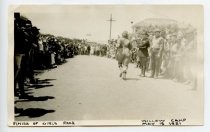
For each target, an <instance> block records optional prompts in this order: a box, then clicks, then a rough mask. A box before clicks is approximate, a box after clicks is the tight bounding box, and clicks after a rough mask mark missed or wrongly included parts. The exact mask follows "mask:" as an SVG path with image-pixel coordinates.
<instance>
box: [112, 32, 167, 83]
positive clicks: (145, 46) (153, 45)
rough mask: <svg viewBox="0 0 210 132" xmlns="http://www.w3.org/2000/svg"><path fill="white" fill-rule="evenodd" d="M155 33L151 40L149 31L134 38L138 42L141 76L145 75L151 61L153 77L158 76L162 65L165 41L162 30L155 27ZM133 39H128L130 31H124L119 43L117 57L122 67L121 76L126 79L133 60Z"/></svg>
mask: <svg viewBox="0 0 210 132" xmlns="http://www.w3.org/2000/svg"><path fill="white" fill-rule="evenodd" d="M154 33H155V35H154V37H153V38H152V40H151V41H150V40H149V35H148V33H147V32H146V31H145V32H141V33H140V34H139V35H138V36H137V38H136V39H135V40H134V41H135V43H136V44H137V63H140V68H141V74H140V75H141V76H142V77H145V72H146V70H147V68H148V61H150V62H149V63H150V69H151V75H150V77H151V78H158V75H159V73H160V66H161V57H162V53H163V45H164V41H163V38H162V37H161V34H160V33H161V30H159V29H155V31H154ZM131 49H132V41H129V39H128V32H127V31H125V32H123V33H122V38H121V39H119V41H118V44H117V51H116V59H117V60H118V66H119V68H120V77H122V78H123V79H126V73H127V69H128V64H129V62H130V61H131Z"/></svg>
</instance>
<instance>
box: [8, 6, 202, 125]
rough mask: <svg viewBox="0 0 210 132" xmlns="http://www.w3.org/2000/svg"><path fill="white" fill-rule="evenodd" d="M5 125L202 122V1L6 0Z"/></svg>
mask: <svg viewBox="0 0 210 132" xmlns="http://www.w3.org/2000/svg"><path fill="white" fill-rule="evenodd" d="M8 24H9V40H8V42H9V43H8V47H9V54H8V55H9V58H8V76H9V78H8V79H9V80H8V116H9V118H8V124H9V126H19V125H20V126H106V125H109V126H110V125H113V126H116V125H118V126H121V125H122V126H123V125H137V126H183V125H184V126H186V125H204V84H203V83H204V69H203V65H204V13H203V6H202V5H12V6H10V8H9V17H8Z"/></svg>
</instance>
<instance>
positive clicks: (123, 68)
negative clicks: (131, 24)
mask: <svg viewBox="0 0 210 132" xmlns="http://www.w3.org/2000/svg"><path fill="white" fill-rule="evenodd" d="M116 47H117V51H116V59H117V61H118V66H119V69H120V77H122V78H123V79H124V80H125V79H126V73H127V69H128V64H129V62H130V57H131V47H132V46H131V43H130V41H129V40H128V32H127V31H124V32H123V33H122V38H121V39H119V41H118V44H117V46H116Z"/></svg>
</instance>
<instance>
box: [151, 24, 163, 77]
mask: <svg viewBox="0 0 210 132" xmlns="http://www.w3.org/2000/svg"><path fill="white" fill-rule="evenodd" d="M154 33H155V35H154V37H153V38H152V41H151V46H150V59H151V61H150V68H151V76H150V77H151V78H154V77H155V78H158V75H159V72H160V66H161V58H162V53H163V45H164V40H163V38H162V37H161V30H160V29H158V28H157V29H155V31H154Z"/></svg>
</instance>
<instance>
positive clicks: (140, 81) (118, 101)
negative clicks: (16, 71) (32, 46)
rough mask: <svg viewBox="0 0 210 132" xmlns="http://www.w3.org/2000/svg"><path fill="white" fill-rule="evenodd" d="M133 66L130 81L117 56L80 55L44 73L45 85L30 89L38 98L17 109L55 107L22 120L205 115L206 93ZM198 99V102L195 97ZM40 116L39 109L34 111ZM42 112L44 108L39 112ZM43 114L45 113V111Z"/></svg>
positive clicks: (151, 117) (116, 118) (131, 118)
mask: <svg viewBox="0 0 210 132" xmlns="http://www.w3.org/2000/svg"><path fill="white" fill-rule="evenodd" d="M139 74H140V70H139V69H137V68H135V66H134V65H133V64H130V65H129V70H128V75H127V78H128V79H127V80H126V81H124V80H122V79H120V78H119V70H118V67H117V62H116V60H113V59H108V58H105V57H96V56H76V57H74V58H71V59H68V60H67V63H65V64H63V65H60V66H58V68H55V69H51V70H49V71H46V72H44V73H43V74H40V75H38V78H39V80H42V86H43V85H44V86H45V85H46V87H42V86H38V87H36V88H33V87H32V88H30V89H29V91H28V92H29V94H31V95H33V96H34V97H36V98H34V100H19V101H18V102H17V103H16V107H17V108H23V109H24V110H27V109H29V108H39V109H41V110H46V111H47V110H52V111H51V112H49V113H48V112H46V113H43V115H41V113H40V115H39V116H36V115H32V116H28V115H27V113H25V114H22V115H20V116H18V117H16V118H15V119H16V120H30V121H32V120H40V121H41V120H42V121H44V120H51V121H53V120H57V121H59V120H110V119H112V120H125V119H126V120H138V119H166V117H168V118H191V119H192V122H196V120H197V119H199V116H200V115H199V113H202V111H201V108H202V103H201V102H202V99H201V98H200V97H199V96H200V94H201V92H200V90H199V89H198V90H197V91H193V90H190V88H189V86H186V85H183V84H181V83H176V82H174V81H171V80H166V79H151V78H147V77H145V78H142V77H140V76H138V75H139ZM192 100H194V101H192ZM33 110H34V111H35V112H34V113H35V114H36V110H37V109H33ZM38 112H39V111H38ZM41 112H43V111H41Z"/></svg>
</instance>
